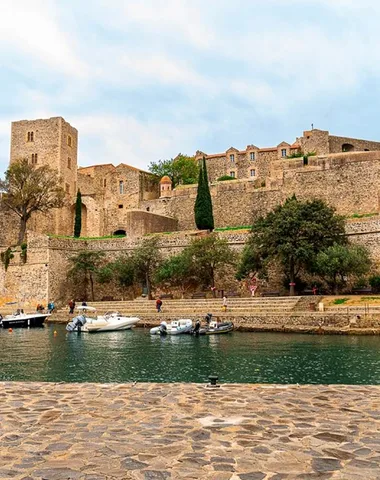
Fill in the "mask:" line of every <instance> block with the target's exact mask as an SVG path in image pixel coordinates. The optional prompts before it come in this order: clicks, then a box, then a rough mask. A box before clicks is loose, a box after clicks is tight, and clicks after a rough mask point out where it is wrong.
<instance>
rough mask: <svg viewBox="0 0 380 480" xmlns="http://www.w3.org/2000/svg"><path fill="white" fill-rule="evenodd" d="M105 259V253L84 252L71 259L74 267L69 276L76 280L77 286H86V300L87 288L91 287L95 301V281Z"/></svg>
mask: <svg viewBox="0 0 380 480" xmlns="http://www.w3.org/2000/svg"><path fill="white" fill-rule="evenodd" d="M103 257H104V253H103V252H91V251H88V250H83V251H82V252H79V253H78V254H77V255H74V256H73V257H71V258H70V259H69V260H70V262H71V264H72V267H71V269H70V270H69V272H68V276H69V277H70V278H72V279H73V280H74V282H75V284H76V285H77V286H78V285H83V286H84V295H85V298H87V288H88V285H90V288H91V298H92V301H94V300H95V294H94V280H95V278H96V275H97V273H98V272H99V270H100V267H101V264H102V260H103Z"/></svg>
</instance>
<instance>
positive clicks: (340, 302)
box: [334, 298, 349, 305]
mask: <svg viewBox="0 0 380 480" xmlns="http://www.w3.org/2000/svg"><path fill="white" fill-rule="evenodd" d="M347 300H349V299H348V298H337V299H335V300H334V305H342V304H343V303H346V302H347Z"/></svg>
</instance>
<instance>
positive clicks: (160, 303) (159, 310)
mask: <svg viewBox="0 0 380 480" xmlns="http://www.w3.org/2000/svg"><path fill="white" fill-rule="evenodd" d="M161 308H162V300H161V298H160V297H158V298H157V300H156V310H157V313H161Z"/></svg>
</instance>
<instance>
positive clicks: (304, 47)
mask: <svg viewBox="0 0 380 480" xmlns="http://www.w3.org/2000/svg"><path fill="white" fill-rule="evenodd" d="M379 20H380V2H379V1H378V0H360V1H358V0H165V1H164V0H80V1H78V0H65V1H62V0H33V1H30V0H17V1H15V0H1V2H0V68H1V75H0V173H1V175H2V174H3V172H4V171H5V170H6V168H7V165H8V162H9V149H10V125H11V122H12V121H17V120H23V119H28V120H32V119H37V118H49V117H54V116H62V117H64V118H65V120H66V121H68V122H69V123H70V124H71V125H72V126H74V127H76V128H77V129H78V130H79V155H78V164H79V165H80V166H86V165H93V164H101V163H113V164H114V165H118V164H119V163H127V164H130V165H133V166H135V167H139V168H142V169H147V168H148V165H149V163H150V162H152V161H157V160H160V159H167V158H173V157H175V156H176V155H177V154H178V153H180V152H181V153H184V154H188V155H192V154H194V153H195V152H196V150H201V151H203V152H205V153H217V152H224V151H226V150H227V149H228V148H229V147H231V146H232V147H235V148H238V149H244V148H245V147H246V146H247V145H251V144H254V145H256V146H258V147H269V146H275V145H278V144H279V143H280V142H282V141H283V140H285V141H288V142H290V143H292V142H293V141H294V140H295V138H296V137H298V136H301V135H302V132H303V130H307V129H309V128H310V126H311V124H313V125H314V128H320V129H323V130H329V131H330V132H331V133H332V134H335V135H342V136H348V137H349V136H351V137H356V138H364V139H371V140H378V141H380V131H379V126H378V118H377V117H378V112H379V111H380V95H379V93H380V81H379V80H380V48H379V45H380V28H379Z"/></svg>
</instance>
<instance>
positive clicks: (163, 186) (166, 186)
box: [160, 175, 172, 198]
mask: <svg viewBox="0 0 380 480" xmlns="http://www.w3.org/2000/svg"><path fill="white" fill-rule="evenodd" d="M171 196H172V181H171V180H170V177H168V176H167V175H165V176H164V177H162V178H161V180H160V198H166V197H171Z"/></svg>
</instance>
